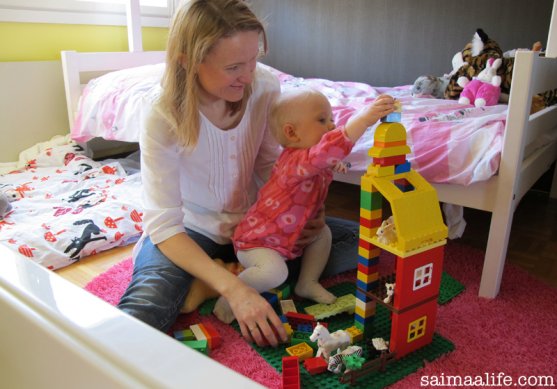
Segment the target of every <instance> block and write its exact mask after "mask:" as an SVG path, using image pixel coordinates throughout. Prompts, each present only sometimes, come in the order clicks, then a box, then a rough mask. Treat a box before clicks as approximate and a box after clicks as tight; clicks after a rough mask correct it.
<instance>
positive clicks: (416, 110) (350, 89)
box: [72, 64, 507, 185]
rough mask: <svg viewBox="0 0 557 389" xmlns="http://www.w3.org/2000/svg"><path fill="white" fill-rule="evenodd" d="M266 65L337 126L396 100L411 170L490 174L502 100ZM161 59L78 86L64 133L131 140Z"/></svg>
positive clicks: (357, 160)
mask: <svg viewBox="0 0 557 389" xmlns="http://www.w3.org/2000/svg"><path fill="white" fill-rule="evenodd" d="M269 69H271V70H272V71H273V72H274V73H275V74H277V76H278V77H279V79H280V82H281V85H282V88H283V90H286V89H292V88H297V87H300V86H311V87H314V88H316V89H318V90H320V91H322V92H323V93H325V95H327V97H328V98H329V99H330V101H331V105H332V106H333V112H334V116H335V118H336V121H337V124H343V123H344V122H346V120H347V119H348V117H350V115H351V114H352V113H353V112H354V110H356V109H358V108H360V107H362V105H364V104H366V103H368V102H370V101H372V100H373V99H374V98H375V97H377V96H378V95H379V94H381V93H389V94H391V95H393V96H394V97H396V98H398V99H399V100H400V101H401V102H402V106H403V112H402V124H403V125H404V126H405V127H406V130H407V133H408V143H409V145H410V147H411V148H412V154H411V155H410V156H409V160H410V162H411V163H412V166H413V168H414V169H416V170H417V171H419V172H420V173H421V174H422V175H423V176H424V177H425V178H426V179H427V180H429V181H430V182H436V183H451V184H460V185H469V184H471V183H474V182H478V181H484V180H487V179H489V178H490V177H491V176H492V175H494V174H495V173H496V172H497V169H498V166H499V161H500V155H501V147H502V139H503V131H504V128H505V119H506V111H507V106H506V105H497V106H491V107H484V108H476V107H473V106H472V105H462V104H458V103H457V102H456V101H453V100H438V99H433V98H424V97H420V98H418V97H412V96H411V93H410V86H401V87H394V88H383V87H373V86H370V85H366V84H363V83H356V82H335V81H330V80H323V79H308V78H306V79H304V78H299V77H294V76H292V75H289V74H285V73H283V72H280V71H278V70H276V69H273V68H269ZM163 70H164V67H163V64H160V65H149V66H142V67H138V68H133V69H126V70H121V71H118V72H113V73H109V74H107V75H104V76H102V77H99V78H97V79H95V80H93V81H91V82H90V83H89V84H88V86H87V87H86V89H85V90H84V93H83V96H82V99H81V103H80V112H79V115H78V118H77V120H76V123H75V126H74V128H73V129H72V138H73V139H75V140H78V141H86V140H88V139H91V138H93V137H103V138H105V139H115V140H123V141H129V142H136V141H137V140H138V134H139V128H140V126H141V125H142V123H143V122H142V118H143V117H144V113H145V111H146V110H148V109H149V106H150V104H152V102H153V101H154V99H156V97H157V95H158V93H159V90H160V85H159V82H160V77H161V75H162V72H163ZM373 131H374V128H372V129H370V131H368V132H367V133H366V135H364V137H363V138H362V139H360V141H358V143H357V145H356V147H355V148H354V150H353V152H352V153H351V155H350V156H349V157H348V158H347V161H348V162H350V163H351V165H352V167H351V170H355V171H362V172H363V171H364V170H365V169H366V168H367V166H368V164H369V163H370V161H371V160H370V157H369V156H368V155H367V153H368V150H369V148H370V147H371V146H372V143H373Z"/></svg>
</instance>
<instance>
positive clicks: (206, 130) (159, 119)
mask: <svg viewBox="0 0 557 389" xmlns="http://www.w3.org/2000/svg"><path fill="white" fill-rule="evenodd" d="M255 72H256V74H255V78H254V83H253V91H252V95H251V97H250V99H249V101H248V104H247V107H246V111H245V113H244V116H243V118H242V120H241V121H240V123H239V124H238V126H237V127H236V128H233V129H230V130H226V131H223V130H221V129H219V128H217V127H215V126H214V125H213V124H212V123H211V122H210V121H209V120H208V119H207V118H206V117H205V116H203V115H202V114H201V115H200V122H201V128H200V132H199V142H198V144H197V146H196V147H195V149H193V150H187V149H184V148H183V147H181V146H178V142H177V139H176V136H175V134H174V132H173V131H172V129H171V127H170V126H171V125H170V124H169V121H167V120H166V119H165V115H164V113H163V110H161V108H160V107H158V106H155V107H154V108H153V110H152V112H151V114H150V116H149V117H148V118H147V125H146V126H145V130H144V131H143V132H142V134H141V136H140V147H141V177H142V181H143V190H144V193H143V202H144V204H143V206H144V216H143V218H144V225H143V228H144V233H145V234H147V235H149V237H150V238H151V240H152V242H153V243H154V244H158V243H160V242H162V241H164V240H166V239H168V238H170V237H172V236H173V235H175V234H178V233H180V232H183V231H185V229H184V226H185V227H188V228H190V229H192V230H194V231H197V232H199V233H202V234H204V235H206V236H207V237H209V238H211V239H212V240H214V241H215V242H217V243H220V244H224V243H228V242H230V237H231V236H232V234H233V231H234V228H235V227H236V225H237V224H238V222H239V221H240V219H241V218H242V217H243V216H244V213H245V212H246V211H247V209H248V208H249V207H250V205H251V204H253V202H254V201H255V198H256V195H257V190H258V188H259V187H260V186H261V184H262V183H263V182H264V181H265V180H266V179H267V178H268V176H269V174H270V171H271V168H272V165H273V163H274V161H275V159H276V158H277V156H278V154H279V152H280V148H279V146H278V144H277V142H276V141H275V139H274V138H273V136H272V135H271V133H270V131H269V129H268V112H269V106H270V103H271V101H272V99H273V98H274V97H276V95H277V94H278V93H279V91H280V85H279V82H278V79H277V78H276V77H275V76H274V75H273V74H272V73H270V72H269V71H268V70H267V69H265V68H264V65H260V64H258V66H257V68H256V70H255Z"/></svg>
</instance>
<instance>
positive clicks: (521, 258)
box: [326, 181, 557, 287]
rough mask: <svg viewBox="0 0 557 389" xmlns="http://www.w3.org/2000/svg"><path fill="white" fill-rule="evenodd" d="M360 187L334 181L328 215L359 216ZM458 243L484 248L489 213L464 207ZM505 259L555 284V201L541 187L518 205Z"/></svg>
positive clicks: (556, 204)
mask: <svg viewBox="0 0 557 389" xmlns="http://www.w3.org/2000/svg"><path fill="white" fill-rule="evenodd" d="M359 201H360V188H359V186H356V185H350V184H344V183H340V182H336V181H334V182H333V183H332V185H331V188H330V189H329V197H328V199H327V204H326V210H327V214H328V215H331V216H338V217H344V218H347V219H351V220H358V219H359ZM464 219H465V220H466V223H467V225H466V230H465V231H464V234H463V236H462V237H461V238H459V239H460V241H461V242H462V243H465V244H469V245H471V246H473V247H476V248H480V249H483V250H485V247H486V245H487V238H488V233H489V224H490V220H491V214H490V213H489V212H484V211H479V210H475V209H470V208H465V209H464ZM507 261H508V262H510V263H514V264H516V265H518V266H520V267H522V268H524V269H525V270H527V271H528V272H529V273H530V274H532V275H533V276H535V277H536V278H538V279H541V280H543V281H544V282H546V283H548V284H550V285H553V286H555V287H557V200H556V199H551V198H550V197H549V194H548V192H547V191H545V190H538V189H533V190H531V191H529V192H528V193H527V194H526V195H525V196H524V197H523V199H522V201H521V202H520V204H519V205H518V207H517V209H516V211H515V214H514V218H513V224H512V228H511V236H510V241H509V248H508V251H507Z"/></svg>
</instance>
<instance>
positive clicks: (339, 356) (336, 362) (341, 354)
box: [327, 346, 364, 374]
mask: <svg viewBox="0 0 557 389" xmlns="http://www.w3.org/2000/svg"><path fill="white" fill-rule="evenodd" d="M363 353H364V352H363V349H362V348H361V347H360V346H348V347H347V348H345V349H344V350H342V351H341V350H340V349H338V350H337V353H336V354H335V355H333V356H332V357H330V358H329V362H328V364H327V370H329V371H330V372H332V373H334V374H340V373H342V368H343V367H346V362H345V358H346V357H347V356H350V355H357V356H359V357H361V356H362V355H363Z"/></svg>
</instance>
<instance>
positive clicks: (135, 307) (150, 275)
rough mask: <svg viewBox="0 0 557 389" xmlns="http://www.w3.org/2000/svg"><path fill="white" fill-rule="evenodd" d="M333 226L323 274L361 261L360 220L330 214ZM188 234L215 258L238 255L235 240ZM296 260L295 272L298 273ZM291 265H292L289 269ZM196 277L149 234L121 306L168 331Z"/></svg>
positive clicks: (328, 218) (351, 267)
mask: <svg viewBox="0 0 557 389" xmlns="http://www.w3.org/2000/svg"><path fill="white" fill-rule="evenodd" d="M326 222H327V225H328V226H329V228H330V229H331V234H332V238H333V239H332V247H331V255H330V257H329V262H328V263H327V266H326V267H325V270H324V271H323V276H330V275H334V274H338V273H341V272H343V271H346V270H350V269H354V268H355V267H356V266H357V263H358V233H359V232H358V229H359V225H358V223H355V222H352V221H348V220H344V219H339V218H332V217H327V218H326ZM187 233H188V235H189V236H190V237H191V238H192V239H193V240H194V241H195V242H197V244H198V245H199V246H200V247H201V248H202V249H203V250H204V251H205V252H206V253H207V255H209V256H210V257H211V258H221V259H223V260H224V261H229V260H231V259H234V258H235V256H234V250H233V246H232V245H231V244H226V245H220V244H217V243H215V242H213V241H212V240H211V239H209V238H207V237H205V236H204V235H202V234H199V233H197V232H195V231H191V230H187ZM290 262H294V263H293V264H292V265H294V268H293V270H292V272H293V273H296V270H295V265H296V262H297V263H298V266H299V262H300V261H298V260H295V261H289V265H290ZM290 268H291V265H290V266H289V269H290ZM192 280H193V277H192V276H191V275H190V274H189V273H187V272H185V271H184V270H182V269H181V268H179V267H178V266H176V265H175V264H174V263H173V262H171V261H170V260H169V259H168V258H167V257H166V256H165V255H164V254H163V253H162V252H161V251H160V250H159V249H158V248H157V246H155V245H154V244H153V243H152V242H151V240H150V239H149V238H148V237H147V238H146V239H145V240H144V241H143V244H142V246H141V248H140V250H139V252H138V254H137V256H136V259H135V264H134V270H133V275H132V280H131V283H130V285H129V286H128V288H127V290H126V292H125V293H124V295H123V296H122V299H121V300H120V303H119V304H118V308H120V309H121V310H122V311H123V312H126V313H127V314H129V315H131V316H134V317H136V318H137V319H139V320H141V321H143V322H145V323H147V324H149V325H150V326H152V327H155V328H157V329H159V330H161V331H164V332H166V331H168V330H169V329H170V327H171V326H172V324H174V322H175V321H176V318H177V317H178V315H179V314H180V308H181V307H182V305H183V304H184V300H185V298H186V295H187V293H188V291H189V289H190V286H191V282H192Z"/></svg>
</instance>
